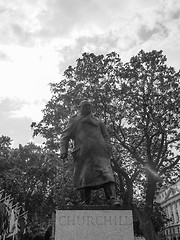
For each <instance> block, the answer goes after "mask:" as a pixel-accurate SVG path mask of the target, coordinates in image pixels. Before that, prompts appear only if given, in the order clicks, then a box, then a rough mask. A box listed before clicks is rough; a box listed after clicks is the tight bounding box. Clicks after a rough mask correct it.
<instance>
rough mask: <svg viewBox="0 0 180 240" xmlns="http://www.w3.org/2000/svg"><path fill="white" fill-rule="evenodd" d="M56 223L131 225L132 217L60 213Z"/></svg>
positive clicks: (70, 224)
mask: <svg viewBox="0 0 180 240" xmlns="http://www.w3.org/2000/svg"><path fill="white" fill-rule="evenodd" d="M58 224H59V225H60V226H68V225H69V226H72V225H73V226H74V225H77V226H84V225H86V226H90V225H91V226H101V225H104V226H108V225H113V226H114V225H115V226H117V225H131V224H132V218H130V217H129V216H111V215H110V216H108V215H105V216H102V215H97V216H92V215H86V216H78V215H74V216H73V215H62V216H59V220H58Z"/></svg>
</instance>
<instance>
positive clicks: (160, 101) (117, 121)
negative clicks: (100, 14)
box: [34, 50, 180, 240]
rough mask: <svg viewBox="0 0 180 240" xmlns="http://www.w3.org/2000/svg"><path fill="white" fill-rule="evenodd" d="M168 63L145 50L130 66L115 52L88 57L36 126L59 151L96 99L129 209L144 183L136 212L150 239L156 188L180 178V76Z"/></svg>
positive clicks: (57, 88)
mask: <svg viewBox="0 0 180 240" xmlns="http://www.w3.org/2000/svg"><path fill="white" fill-rule="evenodd" d="M166 60H167V59H166V57H165V56H164V55H163V54H162V51H155V50H154V51H151V52H147V53H146V52H144V51H143V50H141V51H140V52H139V53H138V54H137V56H134V57H132V58H131V59H130V62H128V63H125V64H123V63H122V62H121V59H120V57H119V55H118V54H116V53H114V52H113V53H110V54H107V55H106V56H103V55H99V56H96V55H94V54H93V53H91V54H88V53H84V54H83V55H82V58H81V59H78V60H77V65H76V67H71V66H70V67H69V68H68V69H67V70H66V71H65V72H64V79H63V80H62V81H60V83H56V84H51V91H52V93H53V95H52V98H51V100H50V101H49V102H48V103H47V105H46V108H45V109H44V110H43V112H44V116H43V119H42V121H40V122H39V123H38V124H35V125H34V135H36V134H42V135H43V136H44V137H45V138H46V139H47V142H46V144H47V147H48V148H50V149H55V150H56V151H58V148H59V137H60V133H61V132H62V130H63V128H64V126H65V124H66V123H67V120H68V116H69V115H72V114H75V113H76V111H77V109H78V104H79V102H80V101H81V100H83V99H84V98H88V99H90V100H92V103H93V106H94V109H95V112H96V114H97V115H99V116H100V117H101V118H103V120H104V122H105V123H106V124H107V126H108V130H109V133H110V137H111V140H112V143H113V146H114V155H113V159H112V161H113V165H114V170H115V171H116V173H117V176H118V181H119V183H120V187H119V189H120V190H121V191H122V192H123V194H124V196H125V197H124V200H125V203H126V204H129V205H131V204H132V203H133V202H132V200H133V195H134V194H135V190H134V189H135V186H137V184H139V185H138V186H139V190H141V196H142V198H143V200H144V208H143V209H141V211H140V209H138V208H137V207H135V208H134V209H135V212H136V214H137V216H138V217H139V221H140V223H141V226H142V231H143V234H144V236H145V238H146V239H147V240H154V239H158V236H157V234H156V232H155V229H154V226H153V224H152V218H151V216H152V214H153V204H154V196H155V193H156V190H157V185H158V184H159V181H161V182H162V181H163V179H164V180H165V179H167V178H170V177H171V176H170V174H169V171H170V170H171V175H172V174H176V173H177V171H176V169H177V168H178V167H179V165H178V163H179V159H180V156H179V154H178V150H179V148H180V141H179V140H180V132H179V127H180V126H179V125H180V122H179V117H178V114H179V106H180V104H179V103H180V99H179V92H180V85H179V81H180V80H179V76H180V72H176V71H175V70H174V68H172V67H168V66H167V65H166ZM135 183H136V185H135Z"/></svg>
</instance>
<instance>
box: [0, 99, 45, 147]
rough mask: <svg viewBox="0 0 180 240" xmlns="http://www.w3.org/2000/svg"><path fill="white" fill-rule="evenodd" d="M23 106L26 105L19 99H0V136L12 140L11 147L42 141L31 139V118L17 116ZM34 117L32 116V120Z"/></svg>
mask: <svg viewBox="0 0 180 240" xmlns="http://www.w3.org/2000/svg"><path fill="white" fill-rule="evenodd" d="M25 106H26V103H24V102H23V101H21V100H19V99H9V98H6V99H2V98H1V99H0V136H2V135H5V136H8V137H10V138H11V139H12V140H13V147H18V145H19V144H23V145H24V144H27V143H28V142H30V141H33V142H35V143H42V142H43V141H44V139H43V138H41V137H36V138H34V139H33V138H32V134H33V132H32V130H31V128H30V125H31V123H32V118H31V117H30V116H29V117H27V115H26V116H25V115H24V116H23V115H22V116H20V115H18V114H17V113H18V112H19V111H21V108H22V107H25ZM26 107H27V106H26ZM29 110H31V109H29ZM33 113H34V111H33ZM36 117H37V116H34V119H36Z"/></svg>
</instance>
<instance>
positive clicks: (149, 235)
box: [140, 216, 160, 240]
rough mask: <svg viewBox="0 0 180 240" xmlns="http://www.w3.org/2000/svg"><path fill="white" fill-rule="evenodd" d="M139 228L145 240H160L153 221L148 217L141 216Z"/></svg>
mask: <svg viewBox="0 0 180 240" xmlns="http://www.w3.org/2000/svg"><path fill="white" fill-rule="evenodd" d="M140 227H141V230H142V232H143V235H144V238H145V239H146V240H160V237H159V236H158V235H157V233H156V232H155V229H154V226H153V223H152V221H151V218H150V217H147V216H145V217H142V220H141V223H140Z"/></svg>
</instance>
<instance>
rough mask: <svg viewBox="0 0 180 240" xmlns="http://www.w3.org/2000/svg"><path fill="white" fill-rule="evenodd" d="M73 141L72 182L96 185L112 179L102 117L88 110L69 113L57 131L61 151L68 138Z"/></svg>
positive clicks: (107, 141) (76, 184)
mask: <svg viewBox="0 0 180 240" xmlns="http://www.w3.org/2000/svg"><path fill="white" fill-rule="evenodd" d="M70 139H72V140H73V141H74V148H73V151H72V155H73V158H74V186H75V188H77V189H79V188H82V187H94V188H96V187H97V188H98V187H100V186H102V184H104V183H107V182H114V175H113V171H112V168H111V164H110V152H111V145H110V140H109V136H108V133H107V130H106V127H105V125H104V123H103V122H102V120H99V119H98V118H96V117H94V116H93V114H92V113H91V114H89V115H88V116H86V117H83V116H82V115H81V114H78V115H75V116H74V117H72V118H71V119H70V121H69V123H68V125H67V128H66V129H65V130H64V132H63V133H62V134H61V141H60V151H61V154H63V153H67V152H68V145H69V140H70Z"/></svg>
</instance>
